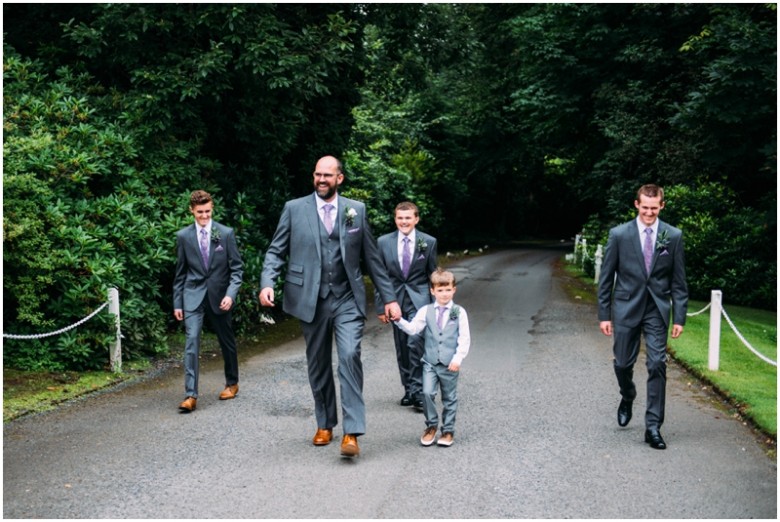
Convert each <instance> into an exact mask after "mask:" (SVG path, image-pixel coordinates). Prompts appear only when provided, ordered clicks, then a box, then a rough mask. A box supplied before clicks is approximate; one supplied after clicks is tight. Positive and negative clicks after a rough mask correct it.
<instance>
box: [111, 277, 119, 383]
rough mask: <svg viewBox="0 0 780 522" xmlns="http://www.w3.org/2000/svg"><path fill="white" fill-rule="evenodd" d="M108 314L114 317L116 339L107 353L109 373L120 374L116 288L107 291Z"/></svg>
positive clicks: (117, 291) (117, 294) (117, 296)
mask: <svg viewBox="0 0 780 522" xmlns="http://www.w3.org/2000/svg"><path fill="white" fill-rule="evenodd" d="M108 313H109V314H112V315H114V316H115V317H116V319H115V322H116V339H115V340H114V342H113V343H112V346H111V351H110V353H109V361H110V363H111V371H113V372H114V373H122V333H121V329H120V327H119V325H120V323H119V290H117V289H116V288H109V289H108Z"/></svg>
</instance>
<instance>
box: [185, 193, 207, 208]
mask: <svg viewBox="0 0 780 522" xmlns="http://www.w3.org/2000/svg"><path fill="white" fill-rule="evenodd" d="M209 201H211V194H209V193H208V192H206V191H205V190H195V191H193V192H192V194H190V208H195V207H197V206H198V205H205V204H206V203H208V202H209Z"/></svg>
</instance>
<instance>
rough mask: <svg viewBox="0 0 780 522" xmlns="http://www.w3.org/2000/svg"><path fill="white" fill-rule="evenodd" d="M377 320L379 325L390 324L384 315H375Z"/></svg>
mask: <svg viewBox="0 0 780 522" xmlns="http://www.w3.org/2000/svg"><path fill="white" fill-rule="evenodd" d="M377 318H378V319H379V322H380V323H384V324H387V323H389V322H390V320H389V319H388V318H387V316H386V315H385V314H379V315H377Z"/></svg>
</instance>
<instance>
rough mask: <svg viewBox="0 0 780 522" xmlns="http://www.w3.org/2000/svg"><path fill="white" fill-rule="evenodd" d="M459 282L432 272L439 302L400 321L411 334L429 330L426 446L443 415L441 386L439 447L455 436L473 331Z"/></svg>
mask: <svg viewBox="0 0 780 522" xmlns="http://www.w3.org/2000/svg"><path fill="white" fill-rule="evenodd" d="M456 290H457V288H456V281H455V276H454V275H453V274H452V272H448V271H446V270H443V269H442V268H437V269H436V271H435V272H434V273H433V274H431V294H432V295H433V297H434V298H435V299H436V302H434V303H431V304H429V305H425V306H423V307H422V308H420V309H419V310H418V311H417V314H415V316H414V318H413V319H412V320H411V321H407V320H405V319H403V318H401V317H399V318H398V319H397V322H396V324H397V325H398V327H399V328H401V329H402V330H403V331H405V332H406V333H407V334H409V335H416V334H418V333H420V332H422V331H423V330H425V353H424V354H423V357H422V362H423V379H422V381H423V412H424V413H425V426H426V428H425V432H424V433H423V435H422V437H421V438H420V443H421V444H422V445H423V446H430V445H431V444H433V443H434V441H435V439H436V431H437V429H438V426H439V416H438V414H437V412H436V403H435V399H436V391H437V389H438V388H441V400H442V404H443V405H444V408H443V411H442V424H441V437H439V440H438V442H437V444H438V445H439V446H451V445H452V442H453V438H454V436H455V414H456V413H457V410H458V374H459V372H460V365H461V363H462V362H463V359H464V358H465V357H466V355H467V354H468V353H469V346H470V345H471V334H470V332H469V319H468V315H467V314H466V310H464V309H463V307H462V306H459V305H456V304H455V303H454V302H453V300H452V298H453V296H454V295H455V291H456Z"/></svg>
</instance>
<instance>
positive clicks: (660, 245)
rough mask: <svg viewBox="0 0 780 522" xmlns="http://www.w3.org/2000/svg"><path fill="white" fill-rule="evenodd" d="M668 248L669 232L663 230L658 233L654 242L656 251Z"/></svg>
mask: <svg viewBox="0 0 780 522" xmlns="http://www.w3.org/2000/svg"><path fill="white" fill-rule="evenodd" d="M668 248H669V231H668V230H666V229H664V230H661V231H660V232H659V233H658V238H657V239H656V240H655V249H656V250H666V249H668Z"/></svg>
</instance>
